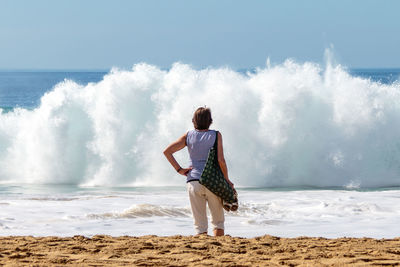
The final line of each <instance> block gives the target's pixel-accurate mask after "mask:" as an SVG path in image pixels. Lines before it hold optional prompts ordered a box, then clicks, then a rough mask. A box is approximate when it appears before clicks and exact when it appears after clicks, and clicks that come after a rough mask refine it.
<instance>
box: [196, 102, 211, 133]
mask: <svg viewBox="0 0 400 267" xmlns="http://www.w3.org/2000/svg"><path fill="white" fill-rule="evenodd" d="M192 122H193V126H194V128H195V129H197V130H207V129H208V127H210V125H211V123H212V118H211V110H210V108H205V107H204V108H203V107H200V108H198V109H196V111H195V112H194V114H193V119H192Z"/></svg>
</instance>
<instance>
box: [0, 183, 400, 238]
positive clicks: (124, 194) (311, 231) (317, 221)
mask: <svg viewBox="0 0 400 267" xmlns="http://www.w3.org/2000/svg"><path fill="white" fill-rule="evenodd" d="M50 191H51V190H50ZM238 191H239V197H240V205H239V210H238V211H237V212H234V213H232V212H230V213H226V223H225V227H226V233H227V234H230V235H233V236H243V237H254V236H260V235H265V234H269V235H276V236H283V237H296V236H323V237H342V236H352V237H364V236H365V237H375V238H383V237H385V238H393V237H398V236H400V230H399V227H398V225H399V223H400V219H399V218H400V204H399V203H400V202H399V201H398V200H399V195H400V191H398V190H397V191H395V190H392V191H376V192H357V191H345V190H343V191H340V190H320V191H311V190H309V191H286V192H285V191H281V192H271V191H261V190H238ZM109 195H110V192H107V189H102V190H99V191H97V192H91V191H87V192H85V191H84V192H80V193H79V194H78V193H55V192H47V193H45V192H42V193H40V194H36V193H35V194H30V193H24V194H8V193H5V194H1V195H0V201H1V203H7V205H2V206H1V210H0V229H1V233H0V235H2V236H8V235H34V236H49V235H58V236H73V235H77V234H80V235H82V234H83V235H86V236H93V235H96V234H109V235H113V236H120V235H133V236H138V235H149V234H156V235H162V236H164V235H176V234H184V235H191V234H194V233H195V232H194V229H193V219H192V216H191V211H190V204H189V200H188V196H187V193H186V192H185V190H184V188H183V187H182V188H181V189H176V190H165V189H164V190H161V189H157V190H155V189H154V188H153V189H151V188H150V189H149V190H146V192H142V191H140V190H133V189H132V190H129V191H121V192H117V191H114V192H113V195H114V196H115V197H112V198H110V197H109ZM46 196H47V197H46ZM65 199H70V201H65ZM209 232H211V231H209Z"/></svg>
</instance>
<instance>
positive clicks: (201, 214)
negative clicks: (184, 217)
mask: <svg viewBox="0 0 400 267" xmlns="http://www.w3.org/2000/svg"><path fill="white" fill-rule="evenodd" d="M187 189H188V193H189V199H190V206H191V207H192V214H193V219H194V228H195V229H196V231H197V233H198V234H201V233H207V227H208V220H207V210H206V203H208V208H209V209H210V213H211V224H212V226H213V230H215V229H224V221H225V217H224V209H223V207H222V202H221V199H220V198H219V197H217V196H216V195H215V194H214V193H213V192H211V191H210V190H208V189H207V188H206V187H205V186H203V185H201V184H200V183H199V182H198V181H192V182H189V183H187Z"/></svg>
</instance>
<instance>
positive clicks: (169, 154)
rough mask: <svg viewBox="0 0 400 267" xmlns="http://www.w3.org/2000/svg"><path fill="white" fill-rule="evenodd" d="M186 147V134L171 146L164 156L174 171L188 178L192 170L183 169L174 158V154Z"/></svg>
mask: <svg viewBox="0 0 400 267" xmlns="http://www.w3.org/2000/svg"><path fill="white" fill-rule="evenodd" d="M185 146H186V134H184V135H183V136H181V137H180V138H179V139H178V140H176V141H175V142H173V143H172V144H170V145H169V146H168V147H167V148H166V149H165V150H164V155H165V157H166V158H167V160H168V161H169V163H170V164H171V165H172V167H174V169H175V170H176V171H177V172H178V173H179V174H182V175H184V176H186V175H187V174H188V173H189V171H190V170H191V169H192V168H182V167H181V166H180V165H179V163H178V162H177V161H176V159H175V157H174V155H173V154H174V153H175V152H177V151H179V150H181V149H183V148H184V147H185Z"/></svg>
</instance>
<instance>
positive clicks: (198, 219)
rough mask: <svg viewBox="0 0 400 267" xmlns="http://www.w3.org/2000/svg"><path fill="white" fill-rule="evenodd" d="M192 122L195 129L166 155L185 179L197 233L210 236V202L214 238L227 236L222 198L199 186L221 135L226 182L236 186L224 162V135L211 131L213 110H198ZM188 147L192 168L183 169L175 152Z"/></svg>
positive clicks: (223, 161)
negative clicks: (208, 232)
mask: <svg viewBox="0 0 400 267" xmlns="http://www.w3.org/2000/svg"><path fill="white" fill-rule="evenodd" d="M192 122H193V126H194V130H191V131H189V132H187V133H186V134H184V135H183V136H181V137H180V138H179V139H178V140H176V141H175V142H173V143H172V144H170V145H169V146H168V147H167V148H166V149H165V150H164V155H165V157H166V158H167V159H168V161H169V163H171V165H172V167H174V168H175V170H176V171H177V172H178V173H179V174H181V175H184V176H186V182H187V189H188V193H189V199H190V205H191V207H192V214H193V219H194V227H195V229H196V231H197V233H198V234H207V227H208V220H207V212H206V203H208V208H209V209H210V213H211V224H212V226H213V230H214V235H215V236H222V235H224V221H225V217H224V209H223V207H222V202H221V199H220V198H219V197H217V196H216V195H215V194H214V193H212V192H211V191H210V190H208V189H207V188H206V187H204V186H203V185H201V184H200V183H199V180H200V176H201V173H202V172H203V169H204V166H205V164H206V161H207V156H208V152H209V151H210V148H211V147H212V146H213V145H214V142H215V138H216V135H217V133H218V141H217V142H218V144H217V146H218V149H217V150H218V163H219V165H220V167H221V170H222V173H223V174H224V176H225V179H226V180H227V181H228V183H229V184H230V185H231V186H232V188H233V183H232V182H231V181H230V180H229V178H228V168H227V166H226V163H225V158H224V152H223V146H222V135H221V134H220V133H219V132H217V131H215V130H209V127H210V125H211V123H212V118H211V111H210V109H209V108H203V107H200V108H198V109H197V110H196V111H195V113H194V115H193V119H192ZM185 146H187V147H188V151H189V156H190V162H191V164H190V167H189V168H182V167H181V166H180V165H179V163H178V162H177V161H176V160H175V158H174V156H173V153H175V152H177V151H179V150H181V149H183V148H184V147H185Z"/></svg>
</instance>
